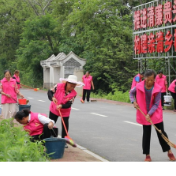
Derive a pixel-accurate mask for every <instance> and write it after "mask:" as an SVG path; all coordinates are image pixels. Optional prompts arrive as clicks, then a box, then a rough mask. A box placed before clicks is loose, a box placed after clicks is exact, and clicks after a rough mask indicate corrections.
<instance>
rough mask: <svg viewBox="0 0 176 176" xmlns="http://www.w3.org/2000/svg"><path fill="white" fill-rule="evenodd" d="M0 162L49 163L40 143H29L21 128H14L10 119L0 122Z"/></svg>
mask: <svg viewBox="0 0 176 176" xmlns="http://www.w3.org/2000/svg"><path fill="white" fill-rule="evenodd" d="M0 161H1V162H5V161H9V162H10V161H39V162H41V161H49V160H48V156H47V155H46V154H45V152H44V146H43V145H42V143H41V141H40V142H35V143H34V142H31V141H30V137H29V135H28V134H27V132H25V131H24V130H23V129H22V126H19V127H14V124H13V122H12V119H4V120H2V121H1V122H0Z"/></svg>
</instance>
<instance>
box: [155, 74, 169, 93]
mask: <svg viewBox="0 0 176 176" xmlns="http://www.w3.org/2000/svg"><path fill="white" fill-rule="evenodd" d="M155 82H156V83H157V84H159V85H160V86H161V87H162V89H161V92H166V84H167V78H166V76H165V75H162V77H161V78H160V77H159V75H157V76H156V79H155Z"/></svg>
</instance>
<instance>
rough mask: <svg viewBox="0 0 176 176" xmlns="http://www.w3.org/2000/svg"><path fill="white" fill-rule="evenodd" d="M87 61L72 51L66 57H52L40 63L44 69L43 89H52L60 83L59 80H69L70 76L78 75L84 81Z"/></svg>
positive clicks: (62, 54)
mask: <svg viewBox="0 0 176 176" xmlns="http://www.w3.org/2000/svg"><path fill="white" fill-rule="evenodd" d="M85 64H86V59H82V58H80V57H78V56H77V55H76V54H75V53H73V52H72V51H71V52H70V53H69V54H68V55H66V54H65V53H63V52H62V53H59V54H58V55H57V56H55V55H54V54H53V55H51V56H50V57H49V58H48V59H46V60H42V61H40V65H41V66H42V67H43V87H44V88H47V89H50V88H51V87H53V86H54V85H55V84H57V83H58V82H59V78H67V77H68V76H69V75H72V74H74V75H76V76H77V77H78V80H79V81H82V75H83V66H84V65H85Z"/></svg>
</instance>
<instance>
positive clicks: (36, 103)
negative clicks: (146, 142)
mask: <svg viewBox="0 0 176 176" xmlns="http://www.w3.org/2000/svg"><path fill="white" fill-rule="evenodd" d="M21 92H22V93H23V95H24V96H25V97H27V98H28V99H29V100H30V103H31V105H32V109H31V110H32V111H33V112H41V113H46V114H49V105H50V101H49V100H48V98H47V94H46V92H42V91H38V92H35V91H33V90H28V89H22V90H21ZM164 123H165V130H166V132H167V134H168V136H169V138H170V140H171V141H172V142H175V143H176V113H174V112H164ZM56 126H57V127H58V128H59V133H60V132H61V120H60V118H59V119H58V121H57V124H56ZM69 134H70V136H71V137H72V138H73V139H74V141H75V142H76V143H77V144H79V145H81V146H83V147H85V148H87V149H88V150H90V151H92V152H94V153H96V154H98V155H99V156H101V157H103V158H105V159H107V160H109V161H143V160H144V158H145V156H144V155H143V154H142V147H141V146H142V126H140V125H139V124H137V123H136V121H135V109H134V108H133V107H132V106H131V105H115V104H109V103H104V102H91V103H85V104H81V103H80V101H79V99H78V98H76V100H75V102H74V104H73V106H72V112H71V116H70V129H69ZM173 152H174V154H175V155H176V150H175V149H173ZM151 157H152V160H153V161H165V162H166V161H169V160H168V158H167V155H166V153H163V152H162V150H161V147H160V145H159V141H158V138H157V135H156V132H155V130H154V129H152V139H151Z"/></svg>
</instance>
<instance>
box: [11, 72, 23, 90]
mask: <svg viewBox="0 0 176 176" xmlns="http://www.w3.org/2000/svg"><path fill="white" fill-rule="evenodd" d="M13 77H15V78H16V82H17V83H20V77H19V76H18V77H17V76H16V75H15V74H14V75H13ZM17 86H18V89H20V87H21V86H20V84H17Z"/></svg>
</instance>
